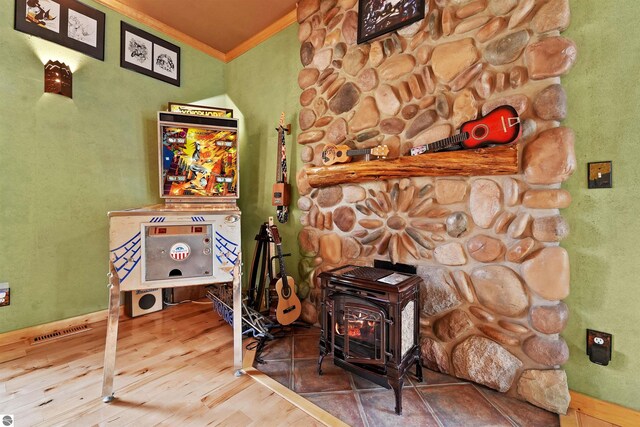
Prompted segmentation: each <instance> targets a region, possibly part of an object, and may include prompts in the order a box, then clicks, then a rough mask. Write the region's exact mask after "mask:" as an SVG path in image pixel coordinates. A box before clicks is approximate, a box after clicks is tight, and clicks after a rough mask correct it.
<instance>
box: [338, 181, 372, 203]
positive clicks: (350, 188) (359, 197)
mask: <svg viewBox="0 0 640 427" xmlns="http://www.w3.org/2000/svg"><path fill="white" fill-rule="evenodd" d="M342 193H343V197H344V201H345V202H347V203H357V202H361V201H363V200H364V199H366V198H367V192H366V191H365V189H364V188H362V187H361V186H359V185H345V186H344V187H343V188H342Z"/></svg>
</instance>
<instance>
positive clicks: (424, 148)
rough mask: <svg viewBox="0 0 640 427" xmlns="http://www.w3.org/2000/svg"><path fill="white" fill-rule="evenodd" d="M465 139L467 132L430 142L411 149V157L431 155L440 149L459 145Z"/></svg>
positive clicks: (467, 136)
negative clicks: (424, 154)
mask: <svg viewBox="0 0 640 427" xmlns="http://www.w3.org/2000/svg"><path fill="white" fill-rule="evenodd" d="M467 139H469V133H468V132H462V133H459V134H457V135H453V136H450V137H448V138H445V139H441V140H439V141H435V142H432V143H430V144H425V145H419V146H417V147H413V148H412V149H411V155H412V156H415V155H418V154H423V153H431V152H434V151H438V150H442V149H445V148H448V147H451V146H453V145H457V144H461V143H463V142H464V141H466V140H467Z"/></svg>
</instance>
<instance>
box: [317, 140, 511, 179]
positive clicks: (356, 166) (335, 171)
mask: <svg viewBox="0 0 640 427" xmlns="http://www.w3.org/2000/svg"><path fill="white" fill-rule="evenodd" d="M518 172H519V168H518V144H510V145H501V146H496V147H490V148H479V149H476V150H463V151H444V152H439V153H431V154H421V155H419V156H403V157H400V158H398V159H393V160H384V159H383V160H371V161H368V162H367V161H359V162H352V163H342V164H335V165H331V166H321V167H315V168H309V169H307V178H308V180H309V185H311V186H312V187H327V186H329V185H337V184H346V183H354V182H366V181H377V180H386V179H398V178H410V177H413V176H472V175H477V176H481V175H513V174H517V173H518Z"/></svg>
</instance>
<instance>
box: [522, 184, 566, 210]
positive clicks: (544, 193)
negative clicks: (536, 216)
mask: <svg viewBox="0 0 640 427" xmlns="http://www.w3.org/2000/svg"><path fill="white" fill-rule="evenodd" d="M522 204H523V205H524V206H525V207H527V208H531V209H564V208H566V207H569V205H570V204H571V193H569V192H568V191H567V190H562V189H545V190H528V191H527V192H526V193H524V196H523V198H522Z"/></svg>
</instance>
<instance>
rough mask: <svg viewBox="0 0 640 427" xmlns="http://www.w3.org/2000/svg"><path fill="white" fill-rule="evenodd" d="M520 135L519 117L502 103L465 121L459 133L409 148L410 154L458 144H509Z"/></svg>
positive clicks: (513, 109)
mask: <svg viewBox="0 0 640 427" xmlns="http://www.w3.org/2000/svg"><path fill="white" fill-rule="evenodd" d="M519 136H520V117H518V112H517V111H516V110H515V108H513V107H512V106H510V105H502V106H500V107H498V108H496V109H495V110H493V111H491V112H490V113H489V114H487V115H486V116H484V117H481V118H479V119H476V120H471V121H468V122H465V123H463V124H462V126H461V127H460V133H459V134H457V135H453V136H450V137H449V138H445V139H441V140H440V141H435V142H432V143H429V144H425V145H419V146H417V147H413V148H412V149H411V155H412V156H416V155H418V154H423V153H433V152H436V151H440V150H444V149H445V148H450V147H454V146H458V147H460V148H480V147H484V146H485V145H490V144H509V143H510V142H513V141H515V140H516V138H518V137H519Z"/></svg>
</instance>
